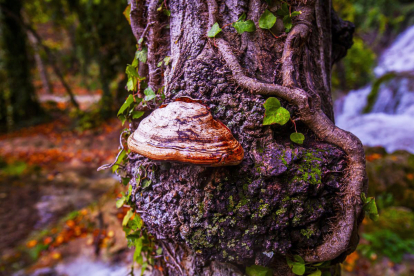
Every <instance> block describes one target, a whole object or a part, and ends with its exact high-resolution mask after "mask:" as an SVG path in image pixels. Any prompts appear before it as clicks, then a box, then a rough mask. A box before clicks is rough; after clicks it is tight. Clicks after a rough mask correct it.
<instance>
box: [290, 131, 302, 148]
mask: <svg viewBox="0 0 414 276" xmlns="http://www.w3.org/2000/svg"><path fill="white" fill-rule="evenodd" d="M290 140H291V141H292V142H295V143H296V144H299V145H302V144H303V141H304V140H305V135H303V134H302V133H300V132H298V133H292V134H291V135H290Z"/></svg>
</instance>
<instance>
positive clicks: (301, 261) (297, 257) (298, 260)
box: [293, 255, 305, 264]
mask: <svg viewBox="0 0 414 276" xmlns="http://www.w3.org/2000/svg"><path fill="white" fill-rule="evenodd" d="M293 258H294V259H295V261H296V262H298V263H300V264H305V260H304V259H303V258H302V257H301V256H299V255H294V256H293Z"/></svg>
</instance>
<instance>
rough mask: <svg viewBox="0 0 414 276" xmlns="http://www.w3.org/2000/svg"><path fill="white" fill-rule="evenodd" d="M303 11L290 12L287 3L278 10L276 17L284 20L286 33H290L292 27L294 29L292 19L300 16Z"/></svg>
mask: <svg viewBox="0 0 414 276" xmlns="http://www.w3.org/2000/svg"><path fill="white" fill-rule="evenodd" d="M301 13H302V12H301V11H294V12H292V13H291V12H290V11H289V5H288V4H287V3H283V4H282V7H281V8H280V9H278V10H277V11H276V15H277V16H278V17H279V18H282V20H283V25H284V26H285V31H286V32H287V33H288V32H289V31H290V30H291V29H292V27H293V23H292V19H293V17H295V16H298V15H299V14H301Z"/></svg>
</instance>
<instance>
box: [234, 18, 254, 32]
mask: <svg viewBox="0 0 414 276" xmlns="http://www.w3.org/2000/svg"><path fill="white" fill-rule="evenodd" d="M232 26H233V27H234V28H235V29H236V31H237V33H238V34H242V33H244V32H249V33H251V32H254V31H255V30H256V25H254V22H253V21H252V20H246V14H245V13H243V14H242V15H241V16H240V18H239V20H237V21H236V22H234V23H233V24H232Z"/></svg>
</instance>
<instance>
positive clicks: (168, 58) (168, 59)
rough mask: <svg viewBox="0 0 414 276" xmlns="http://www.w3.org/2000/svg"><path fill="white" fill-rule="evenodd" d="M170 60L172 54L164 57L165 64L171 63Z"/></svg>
mask: <svg viewBox="0 0 414 276" xmlns="http://www.w3.org/2000/svg"><path fill="white" fill-rule="evenodd" d="M170 60H171V57H170V56H166V57H165V58H164V64H165V66H167V65H168V64H169V63H170Z"/></svg>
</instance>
